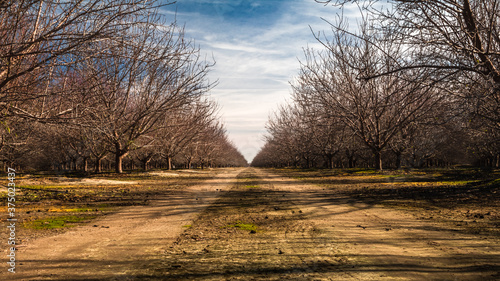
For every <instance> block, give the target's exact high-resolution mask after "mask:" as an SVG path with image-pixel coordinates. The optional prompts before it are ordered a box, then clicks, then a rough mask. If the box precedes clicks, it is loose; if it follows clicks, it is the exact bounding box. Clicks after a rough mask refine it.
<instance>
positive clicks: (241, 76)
mask: <svg viewBox="0 0 500 281" xmlns="http://www.w3.org/2000/svg"><path fill="white" fill-rule="evenodd" d="M165 9H166V11H165V13H167V14H168V15H169V17H173V16H174V14H175V12H176V13H177V15H176V17H177V22H178V24H180V25H184V26H185V31H186V37H188V38H193V39H194V40H195V42H196V44H198V45H199V46H200V48H201V52H202V53H203V54H205V55H207V56H208V58H211V57H212V56H213V57H214V59H215V61H216V65H215V67H214V68H213V69H212V71H211V73H210V75H209V77H210V79H211V80H218V81H219V84H218V86H217V87H216V88H215V89H213V90H212V92H211V96H212V98H213V99H215V100H216V101H217V102H218V103H219V105H220V106H221V111H220V113H221V115H222V120H223V121H224V123H225V125H226V128H227V130H228V135H229V138H230V139H231V140H232V141H233V142H234V143H235V145H236V146H237V147H238V149H239V150H240V151H241V152H242V153H243V155H244V156H245V157H246V159H247V160H248V161H251V160H252V159H253V157H254V156H255V155H256V154H257V152H258V151H259V149H260V147H261V146H262V145H263V143H264V142H263V136H264V134H265V132H266V130H265V124H266V121H267V119H268V116H269V115H270V114H271V113H272V112H273V111H274V110H276V109H277V108H278V105H279V104H283V103H285V101H286V100H287V99H288V98H289V96H290V93H291V87H290V85H289V81H292V80H293V77H294V76H295V75H296V74H297V73H298V70H299V67H300V64H299V61H298V59H302V57H303V48H305V47H307V46H309V47H314V48H318V49H319V48H321V46H320V45H319V44H318V43H317V42H316V41H315V39H314V37H313V35H312V33H311V28H312V29H313V30H314V31H315V32H320V31H328V30H330V27H329V26H328V24H327V23H325V22H324V21H323V20H322V19H321V17H323V18H326V19H334V18H335V16H336V13H338V11H339V10H338V8H335V7H331V6H328V7H325V6H324V5H322V4H318V3H316V2H315V1H314V0H211V1H210V0H177V3H176V4H173V5H170V6H167V7H166V8H165ZM346 13H348V11H344V14H346Z"/></svg>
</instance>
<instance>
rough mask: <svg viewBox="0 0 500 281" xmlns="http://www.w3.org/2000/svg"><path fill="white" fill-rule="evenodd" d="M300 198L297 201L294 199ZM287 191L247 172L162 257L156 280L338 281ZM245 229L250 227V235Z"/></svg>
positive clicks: (325, 240) (329, 244)
mask: <svg viewBox="0 0 500 281" xmlns="http://www.w3.org/2000/svg"><path fill="white" fill-rule="evenodd" d="M299 196H300V195H299ZM296 200H298V199H297V198H296V195H294V194H293V192H291V191H290V190H278V189H276V188H275V187H274V185H273V184H272V183H271V182H270V181H269V180H268V179H267V177H264V178H263V177H261V175H260V174H259V172H258V171H257V170H255V169H253V168H249V169H247V170H245V171H244V172H242V173H241V174H240V176H239V180H238V184H237V185H236V186H235V187H233V188H232V189H231V190H230V191H228V192H227V193H224V195H223V196H221V197H220V198H219V199H218V200H217V202H214V203H213V204H212V205H211V206H210V207H209V208H207V209H206V210H205V211H204V212H203V213H202V214H200V216H199V217H198V218H197V220H195V221H194V223H193V225H192V227H191V228H190V229H188V230H186V231H185V232H184V233H183V234H182V235H181V236H180V237H179V239H178V240H177V242H176V243H175V244H174V245H173V246H172V247H171V248H170V249H168V250H167V251H166V253H165V259H164V261H163V262H161V263H159V264H156V265H153V267H155V268H157V269H158V272H157V273H156V275H155V277H156V278H157V280H281V279H293V280H344V279H345V278H346V277H349V276H350V275H349V273H346V272H343V271H342V270H339V269H340V268H342V267H343V266H344V264H343V257H339V256H338V255H337V254H338V253H339V252H338V251H337V250H336V245H335V243H334V241H333V239H332V238H331V237H329V236H328V235H326V234H327V233H326V232H324V231H322V230H321V229H319V228H317V227H316V226H315V225H314V223H311V221H310V220H309V219H308V216H307V215H305V214H304V212H303V210H301V208H300V206H297V205H296V204H295V201H296ZM250 226H254V227H255V231H252V230H254V229H253V228H251V227H250Z"/></svg>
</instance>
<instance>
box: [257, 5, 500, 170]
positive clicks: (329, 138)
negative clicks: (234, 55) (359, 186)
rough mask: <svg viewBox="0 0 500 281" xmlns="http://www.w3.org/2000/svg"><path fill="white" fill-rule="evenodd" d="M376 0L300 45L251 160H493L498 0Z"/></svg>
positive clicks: (371, 163)
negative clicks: (288, 92) (291, 77)
mask: <svg viewBox="0 0 500 281" xmlns="http://www.w3.org/2000/svg"><path fill="white" fill-rule="evenodd" d="M318 2H319V1H318ZM321 2H328V3H333V4H334V5H346V4H349V2H358V1H349V0H345V1H341V0H337V1H334V0H332V1H321ZM362 2H363V1H362ZM377 2H378V1H364V5H365V6H362V7H360V11H362V14H363V18H362V20H361V21H360V23H359V25H358V28H357V29H356V30H354V31H353V30H352V29H350V28H349V26H348V24H347V23H346V21H345V19H344V18H342V16H339V17H338V18H337V19H336V21H335V22H333V23H330V24H331V26H332V34H331V35H324V36H321V37H320V36H317V40H318V41H319V42H321V43H322V45H323V46H324V49H323V50H312V49H306V51H305V60H304V61H303V62H301V70H300V73H299V75H298V77H297V79H296V80H295V81H294V82H292V88H293V97H292V100H293V103H292V104H290V105H286V106H283V107H282V108H281V109H280V110H279V111H278V112H277V113H276V114H274V116H272V117H271V118H270V120H269V122H268V136H267V142H266V144H265V146H264V147H263V149H262V150H261V151H260V153H259V154H258V155H257V156H256V157H255V159H254V161H253V163H252V164H253V165H256V166H302V167H312V166H325V167H330V168H333V167H356V166H364V167H375V168H377V169H382V168H383V167H384V166H391V167H394V168H400V167H401V166H403V165H405V166H412V167H422V166H430V165H448V164H454V163H472V164H481V165H487V166H493V167H498V166H499V164H500V31H499V30H498V26H500V2H498V1H493V0H486V1H467V0H460V1H451V0H446V1H397V0H393V1H388V3H389V4H390V6H388V7H385V8H382V6H381V5H380V3H377Z"/></svg>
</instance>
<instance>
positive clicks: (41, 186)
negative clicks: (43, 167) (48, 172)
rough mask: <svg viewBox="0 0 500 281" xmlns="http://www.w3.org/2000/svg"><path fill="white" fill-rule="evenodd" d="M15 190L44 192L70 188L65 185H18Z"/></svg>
mask: <svg viewBox="0 0 500 281" xmlns="http://www.w3.org/2000/svg"><path fill="white" fill-rule="evenodd" d="M17 188H20V189H31V190H45V189H68V188H71V187H70V186H67V185H18V186H17Z"/></svg>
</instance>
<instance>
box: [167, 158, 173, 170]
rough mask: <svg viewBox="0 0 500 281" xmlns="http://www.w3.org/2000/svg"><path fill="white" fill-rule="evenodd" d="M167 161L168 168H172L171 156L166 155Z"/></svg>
mask: <svg viewBox="0 0 500 281" xmlns="http://www.w3.org/2000/svg"><path fill="white" fill-rule="evenodd" d="M167 163H168V170H169V171H170V170H172V157H170V156H168V157H167Z"/></svg>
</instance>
